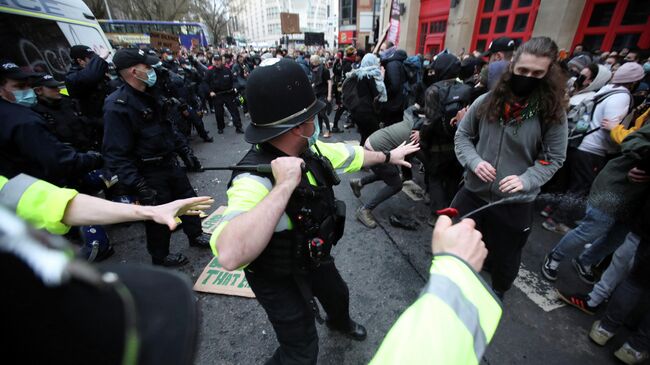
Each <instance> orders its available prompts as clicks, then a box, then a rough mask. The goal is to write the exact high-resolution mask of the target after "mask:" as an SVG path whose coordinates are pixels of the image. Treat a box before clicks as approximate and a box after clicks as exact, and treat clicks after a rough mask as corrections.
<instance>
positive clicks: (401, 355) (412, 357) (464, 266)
mask: <svg viewBox="0 0 650 365" xmlns="http://www.w3.org/2000/svg"><path fill="white" fill-rule="evenodd" d="M474 225H475V223H474V221H473V220H471V219H465V220H463V221H462V222H460V223H458V224H456V225H453V226H452V225H451V220H450V219H449V218H448V217H446V216H441V217H439V218H438V221H437V222H436V226H435V228H434V230H433V240H432V247H431V251H432V252H433V254H434V256H433V262H432V264H431V269H430V270H429V275H430V276H429V281H428V282H427V285H426V286H425V287H424V290H423V291H422V294H421V296H420V298H419V299H418V300H416V301H415V303H413V305H411V306H410V307H409V308H408V309H407V310H406V311H405V312H404V313H403V314H402V316H401V317H400V318H399V319H398V320H397V322H396V323H395V324H394V325H393V328H391V330H390V331H389V332H388V334H387V335H386V338H385V339H384V342H383V343H382V345H381V347H380V348H379V350H378V351H377V353H376V354H375V357H374V358H373V359H372V362H371V365H383V364H436V365H474V364H478V363H479V362H480V361H481V358H482V357H483V354H484V352H485V349H486V348H487V345H488V343H489V342H490V341H491V340H492V336H494V332H495V331H496V329H497V326H498V325H499V319H500V318H501V312H502V309H501V304H500V301H499V300H498V299H497V297H496V296H495V294H494V293H493V292H492V290H491V289H490V287H489V286H488V285H487V284H486V283H485V282H484V281H483V279H482V278H481V277H480V276H479V275H478V274H477V273H478V272H479V271H481V267H482V266H483V262H484V261H485V257H486V256H487V250H486V249H485V243H484V242H483V241H482V236H481V233H480V232H479V231H477V230H476V229H475V227H474Z"/></svg>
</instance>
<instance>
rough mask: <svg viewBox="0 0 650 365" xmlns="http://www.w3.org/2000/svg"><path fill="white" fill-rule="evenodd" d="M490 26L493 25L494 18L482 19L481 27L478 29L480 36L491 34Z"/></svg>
mask: <svg viewBox="0 0 650 365" xmlns="http://www.w3.org/2000/svg"><path fill="white" fill-rule="evenodd" d="M490 24H492V18H484V19H481V26H480V27H479V29H478V34H487V33H489V32H490Z"/></svg>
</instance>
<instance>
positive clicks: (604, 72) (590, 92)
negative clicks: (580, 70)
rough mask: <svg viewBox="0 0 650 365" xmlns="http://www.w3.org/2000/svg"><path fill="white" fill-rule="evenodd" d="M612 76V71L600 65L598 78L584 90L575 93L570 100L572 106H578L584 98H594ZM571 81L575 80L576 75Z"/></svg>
mask: <svg viewBox="0 0 650 365" xmlns="http://www.w3.org/2000/svg"><path fill="white" fill-rule="evenodd" d="M611 78H612V72H611V71H610V70H608V69H607V67H605V66H603V65H598V74H597V75H596V78H595V79H594V80H593V81H592V82H591V84H589V86H587V87H586V88H584V89H583V90H580V91H578V93H576V94H575V95H573V96H572V97H571V99H570V100H569V104H570V105H571V106H576V105H578V104H580V103H581V102H582V101H583V100H587V99H590V98H592V97H593V96H594V95H596V93H597V92H598V90H600V88H601V87H603V86H605V85H606V84H607V83H608V82H609V80H610V79H611ZM569 82H570V83H571V85H573V83H574V82H575V77H572V78H571V79H570V80H569Z"/></svg>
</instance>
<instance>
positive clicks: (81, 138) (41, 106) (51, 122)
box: [32, 74, 99, 152]
mask: <svg viewBox="0 0 650 365" xmlns="http://www.w3.org/2000/svg"><path fill="white" fill-rule="evenodd" d="M32 86H33V87H34V92H35V93H36V95H37V97H38V103H37V104H36V105H35V106H34V107H32V110H34V111H35V112H37V113H38V114H40V115H41V116H42V117H43V119H45V121H46V123H47V128H48V129H49V130H50V132H52V133H53V134H54V135H55V136H56V137H57V138H58V139H59V141H61V142H63V143H66V144H68V145H70V146H72V148H74V149H75V150H77V151H81V152H87V151H90V150H93V151H97V150H98V148H99V146H98V144H97V143H96V141H97V133H96V130H95V126H94V125H93V124H92V123H91V122H89V121H88V119H87V118H84V117H83V116H82V115H81V113H79V112H78V111H77V110H75V109H76V105H75V104H74V103H73V102H72V101H71V100H70V98H68V97H65V96H63V95H62V94H61V93H60V92H59V89H60V87H62V86H63V82H60V81H57V80H55V79H54V78H53V77H52V75H48V74H45V75H42V76H41V77H39V78H38V79H36V80H35V81H34V82H32Z"/></svg>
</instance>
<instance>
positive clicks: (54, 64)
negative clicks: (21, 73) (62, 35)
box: [17, 38, 72, 79]
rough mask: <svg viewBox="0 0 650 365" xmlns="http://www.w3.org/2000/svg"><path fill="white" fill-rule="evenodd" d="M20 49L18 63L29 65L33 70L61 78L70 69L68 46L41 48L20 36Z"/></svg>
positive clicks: (70, 61)
mask: <svg viewBox="0 0 650 365" xmlns="http://www.w3.org/2000/svg"><path fill="white" fill-rule="evenodd" d="M18 48H19V50H20V57H21V59H20V60H17V61H18V63H19V64H22V65H25V66H27V67H29V68H30V69H31V70H33V71H34V72H46V73H49V74H51V75H53V76H54V77H55V78H57V79H62V78H63V77H64V76H65V74H66V73H67V72H68V69H70V65H71V64H72V60H71V59H70V55H69V53H70V48H69V47H67V46H65V45H59V46H56V45H55V46H53V47H50V48H43V47H38V46H36V45H35V44H34V43H33V42H32V41H30V40H28V39H25V38H22V39H20V40H19V42H18Z"/></svg>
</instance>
